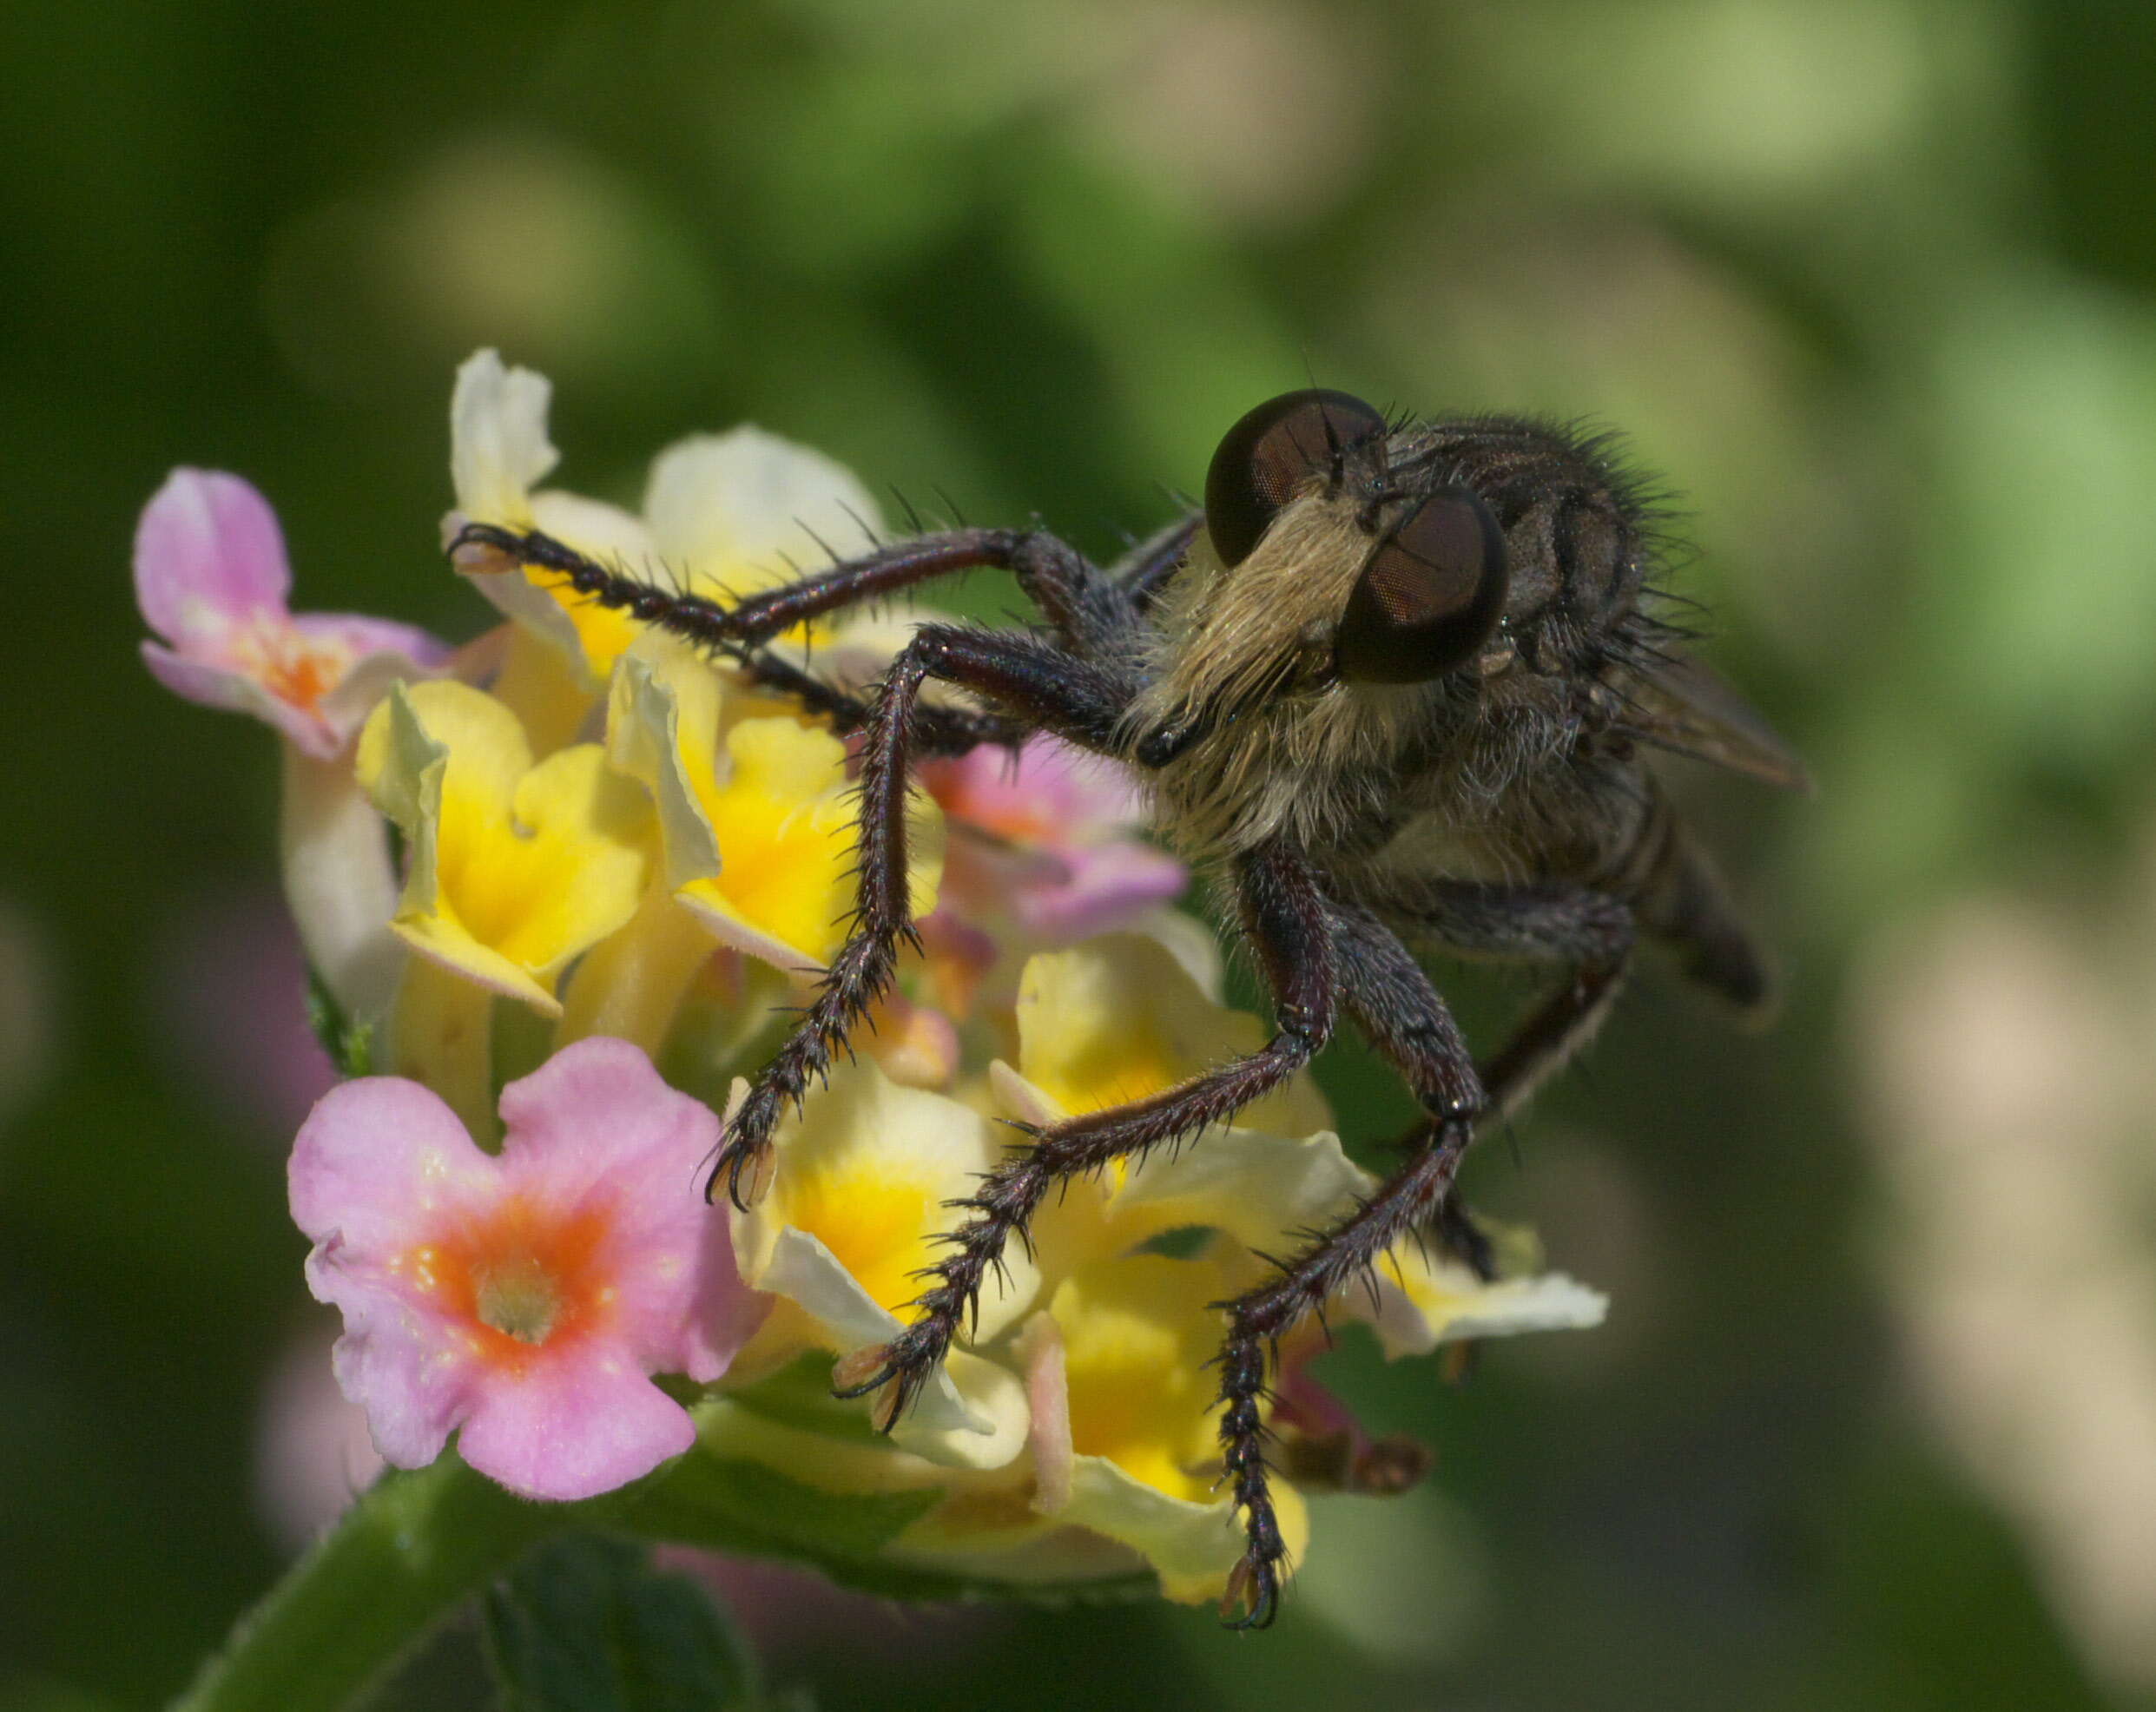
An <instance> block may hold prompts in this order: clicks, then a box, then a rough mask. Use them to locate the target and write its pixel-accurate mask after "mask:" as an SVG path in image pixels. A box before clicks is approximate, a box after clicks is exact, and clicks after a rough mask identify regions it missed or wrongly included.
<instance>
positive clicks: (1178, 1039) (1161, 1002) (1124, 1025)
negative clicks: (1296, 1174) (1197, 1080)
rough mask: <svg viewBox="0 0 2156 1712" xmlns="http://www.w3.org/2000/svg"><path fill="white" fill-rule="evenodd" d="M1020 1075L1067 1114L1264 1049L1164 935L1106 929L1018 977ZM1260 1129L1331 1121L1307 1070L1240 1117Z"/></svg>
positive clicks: (1258, 1032) (1261, 1031)
mask: <svg viewBox="0 0 2156 1712" xmlns="http://www.w3.org/2000/svg"><path fill="white" fill-rule="evenodd" d="M1018 1030H1019V1062H1018V1071H1019V1076H1020V1077H1023V1078H1024V1080H1025V1083H1028V1084H1029V1085H1030V1086H1031V1087H1032V1088H1033V1089H1035V1090H1038V1092H1039V1093H1040V1094H1041V1095H1043V1096H1045V1097H1046V1099H1047V1101H1048V1102H1049V1103H1050V1104H1051V1105H1052V1106H1053V1107H1054V1108H1055V1109H1057V1110H1058V1111H1059V1112H1061V1113H1063V1114H1065V1115H1077V1114H1079V1113H1084V1112H1089V1111H1098V1110H1101V1109H1102V1108H1103V1107H1105V1106H1111V1105H1116V1104H1118V1103H1121V1102H1123V1101H1125V1100H1136V1099H1142V1098H1144V1096H1146V1095H1148V1094H1157V1093H1158V1092H1159V1091H1160V1090H1162V1089H1164V1088H1170V1087H1173V1086H1174V1085H1175V1084H1176V1083H1178V1082H1183V1081H1185V1080H1187V1079H1188V1078H1190V1077H1194V1076H1197V1075H1198V1074H1199V1073H1200V1072H1201V1071H1203V1070H1211V1069H1214V1068H1216V1066H1218V1065H1221V1064H1223V1063H1228V1062H1229V1061H1230V1060H1231V1059H1234V1058H1239V1057H1243V1056H1244V1055H1245V1054H1246V1053H1250V1052H1255V1051H1256V1050H1258V1048H1259V1047H1261V1046H1263V1044H1265V1038H1266V1034H1267V1030H1266V1027H1265V1024H1263V1023H1262V1022H1260V1021H1259V1020H1258V1018H1256V1017H1253V1016H1251V1015H1249V1013H1248V1012H1246V1011H1230V1009H1228V1008H1227V1006H1225V1005H1223V1004H1220V1003H1219V1002H1218V1001H1217V998H1216V996H1215V995H1214V994H1212V993H1210V992H1208V991H1206V990H1205V988H1204V987H1203V986H1201V985H1200V984H1199V982H1198V979H1197V977H1196V976H1195V975H1194V974H1193V973H1192V972H1191V971H1190V968H1189V966H1188V965H1186V964H1185V963H1184V962H1183V959H1182V958H1178V957H1177V954H1176V952H1175V951H1173V950H1171V949H1170V946H1169V945H1166V944H1164V942H1163V941H1162V940H1161V939H1159V938H1156V937H1153V936H1151V935H1148V934H1141V933H1104V934H1102V935H1100V936H1099V937H1098V938H1092V939H1089V940H1087V941H1086V942H1085V944H1084V945H1077V946H1073V947H1072V948H1071V950H1069V951H1052V952H1045V953H1043V954H1041V955H1039V956H1037V957H1035V958H1032V959H1030V960H1029V961H1028V962H1027V964H1026V965H1025V972H1024V974H1023V975H1022V976H1020V978H1019V997H1018ZM1331 1122H1332V1114H1331V1113H1330V1112H1329V1110H1327V1109H1326V1105H1325V1101H1324V1096H1322V1095H1321V1094H1320V1093H1319V1092H1318V1091H1317V1087H1316V1084H1315V1083H1313V1082H1312V1081H1311V1080H1310V1078H1309V1076H1308V1074H1307V1073H1303V1074H1298V1075H1296V1076H1295V1077H1291V1078H1290V1079H1289V1082H1288V1083H1287V1085H1286V1086H1285V1087H1283V1088H1281V1089H1279V1090H1276V1091H1275V1092H1274V1093H1271V1094H1269V1095H1268V1096H1266V1097H1265V1098H1263V1099H1262V1100H1258V1101H1256V1102H1254V1103H1251V1104H1250V1105H1249V1106H1246V1107H1244V1108H1243V1110H1242V1111H1240V1112H1238V1113H1237V1114H1236V1123H1239V1124H1242V1125H1243V1126H1245V1127H1247V1128H1249V1129H1269V1130H1273V1131H1276V1132H1278V1133H1280V1134H1282V1135H1291V1136H1293V1135H1307V1134H1309V1132H1310V1131H1311V1130H1314V1129H1325V1128H1327V1127H1329V1125H1330V1123H1331Z"/></svg>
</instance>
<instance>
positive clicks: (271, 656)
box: [135, 470, 449, 760]
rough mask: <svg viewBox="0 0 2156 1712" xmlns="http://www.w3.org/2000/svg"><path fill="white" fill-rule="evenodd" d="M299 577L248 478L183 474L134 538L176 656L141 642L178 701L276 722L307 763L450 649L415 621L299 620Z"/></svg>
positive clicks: (148, 601)
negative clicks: (393, 687)
mask: <svg viewBox="0 0 2156 1712" xmlns="http://www.w3.org/2000/svg"><path fill="white" fill-rule="evenodd" d="M291 589H292V568H291V566H290V565H289V564H288V563H287V562H286V559H285V543H284V537H283V535H282V534H281V533H280V531H279V530H278V527H277V516H276V513H275V512H274V511H272V510H270V509H269V502H268V501H267V500H265V499H264V498H263V497H262V496H261V495H260V494H259V493H257V492H256V491H254V488H252V487H250V486H249V485H248V484H247V483H245V482H243V481H241V479H240V478H239V477H237V476H227V475H226V474H224V473H222V472H221V471H215V470H175V471H173V472H172V474H171V475H170V476H169V477H168V478H167V479H166V482H165V484H164V486H162V487H161V488H159V489H158V490H157V491H156V493H155V495H154V496H153V497H151V499H150V502H149V504H148V505H146V506H145V507H143V510H142V522H141V523H139V524H137V525H136V526H135V604H136V605H137V606H139V607H140V608H141V609H142V616H143V618H144V619H145V620H146V621H147V622H148V624H149V627H150V629H153V630H155V631H156V632H157V634H158V635H161V636H162V637H163V638H164V639H165V642H168V643H169V644H170V646H169V647H164V646H161V645H160V644H159V643H157V642H144V643H143V644H142V658H143V660H144V662H146V663H147V664H148V667H149V669H150V672H151V674H152V675H154V676H155V678H156V679H157V681H158V682H160V683H162V684H163V685H164V686H165V688H168V689H169V690H171V691H172V692H173V693H174V694H175V695H182V696H185V697H186V698H187V699H188V701H200V702H201V703H203V704H204V705H205V706H208V707H212V708H234V709H236V710H238V711H240V712H241V713H248V714H254V715H255V717H256V718H258V719H261V720H264V721H267V722H268V723H269V724H271V725H273V726H274V727H275V728H277V729H278V730H279V731H280V732H282V733H283V734H285V736H287V738H289V739H290V740H291V741H293V743H295V744H297V745H298V746H299V747H300V748H301V749H302V750H304V751H305V752H306V753H307V754H311V755H315V756H318V757H320V758H322V759H324V760H326V759H328V758H329V757H330V756H332V755H334V754H337V753H338V752H339V751H340V749H342V748H343V747H344V746H345V744H346V741H348V740H349V739H350V738H351V736H352V734H353V732H354V731H356V730H357V729H358V728H359V725H360V723H361V722H362V721H364V720H365V719H366V714H367V710H368V709H369V708H372V707H373V705H374V703H375V701H377V700H378V699H379V697H380V695H381V693H382V691H383V690H384V689H385V688H386V687H387V686H388V684H389V683H390V682H392V680H394V679H396V678H399V677H412V676H418V675H425V674H427V673H430V672H433V671H436V670H438V669H439V668H440V667H441V666H442V665H443V663H444V662H445V661H446V660H447V659H448V657H449V650H448V649H446V648H445V647H444V646H443V645H442V644H441V643H440V642H436V641H435V640H434V638H433V637H432V636H430V635H427V634H426V632H425V631H424V630H419V629H413V628H412V626H411V625H409V624H392V623H391V622H388V621H387V620H386V619H380V618H360V617H353V616H344V615H340V614H332V613H310V614H304V615H302V616H298V617H294V616H293V614H292V612H291V611H290V609H288V608H287V606H286V603H285V599H286V596H287V594H289V593H290V591H291Z"/></svg>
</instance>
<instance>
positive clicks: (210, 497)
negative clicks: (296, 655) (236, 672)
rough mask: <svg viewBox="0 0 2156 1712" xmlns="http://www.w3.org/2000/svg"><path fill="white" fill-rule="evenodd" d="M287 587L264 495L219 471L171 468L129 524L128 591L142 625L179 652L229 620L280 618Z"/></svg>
mask: <svg viewBox="0 0 2156 1712" xmlns="http://www.w3.org/2000/svg"><path fill="white" fill-rule="evenodd" d="M291 588H292V568H291V566H290V564H289V563H287V560H286V557H285V539H284V534H283V532H282V531H281V530H280V529H279V528H278V526H277V514H276V513H275V512H274V511H273V510H271V509H270V506H269V502H268V501H267V500H266V499H265V498H263V497H262V496H261V495H260V493H259V492H257V491H255V489H254V487H253V486H252V485H250V484H248V483H247V482H244V481H242V480H241V478H240V477H237V476H231V475H227V474H226V473H225V472H224V471H221V470H188V469H181V470H175V471H173V472H172V474H171V475H169V476H168V477H166V478H165V484H164V485H163V486H162V487H161V488H159V489H158V490H157V491H156V493H155V495H154V496H152V497H151V499H150V502H149V504H148V505H147V506H145V507H144V508H143V510H142V522H141V523H138V524H137V525H136V526H135V602H136V603H137V604H138V605H139V606H140V607H141V608H142V616H143V617H144V618H145V619H146V620H147V621H148V623H149V627H150V629H153V630H155V631H156V632H157V633H158V635H162V636H163V637H164V638H165V639H166V640H167V641H168V642H172V643H174V644H175V646H177V647H178V648H179V649H181V651H182V652H183V653H185V652H191V651H193V650H194V649H195V648H197V647H207V648H212V649H214V647H215V646H216V645H217V644H218V643H219V642H221V639H222V637H223V635H224V634H225V632H226V631H227V629H229V628H231V627H232V626H233V625H234V624H235V623H238V622H243V621H245V620H247V619H248V618H250V617H252V616H254V615H255V614H257V613H260V612H264V611H267V612H270V613H273V614H274V615H275V616H278V617H280V618H281V617H283V616H284V614H285V601H286V597H287V595H288V594H289V593H290V591H291Z"/></svg>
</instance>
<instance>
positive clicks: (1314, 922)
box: [835, 850, 1335, 1428]
mask: <svg viewBox="0 0 2156 1712" xmlns="http://www.w3.org/2000/svg"><path fill="white" fill-rule="evenodd" d="M1235 891H1236V903H1237V905H1238V906H1239V909H1240V912H1241V914H1242V919H1243V931H1244V933H1245V935H1246V937H1247V938H1248V939H1249V945H1250V946H1251V948H1252V949H1253V951H1255V952H1256V955H1257V958H1258V961H1259V964H1260V965H1261V967H1262V968H1263V971H1264V974H1265V977H1266V978H1267V981H1268V983H1269V984H1270V986H1271V988H1272V991H1273V995H1274V1015H1275V1027H1274V1033H1273V1036H1272V1038H1271V1039H1270V1040H1269V1041H1268V1042H1267V1043H1266V1044H1265V1045H1263V1047H1261V1048H1259V1049H1258V1050H1256V1052H1253V1053H1251V1054H1250V1055H1249V1057H1243V1058H1238V1059H1236V1060H1234V1061H1233V1062H1231V1063H1226V1064H1223V1065H1221V1066H1220V1067H1219V1068H1217V1069H1216V1070H1210V1071H1208V1072H1206V1073H1205V1074H1204V1075H1203V1076H1198V1077H1192V1078H1191V1079H1190V1081H1187V1082H1183V1083H1177V1085H1176V1086H1175V1087H1173V1088H1169V1089H1164V1090H1162V1091H1161V1092H1159V1093H1157V1094H1154V1095H1151V1096H1148V1097H1147V1098H1144V1099H1142V1100H1134V1101H1131V1102H1130V1103H1127V1104H1124V1105H1118V1106H1111V1107H1109V1108H1107V1109H1106V1110H1102V1111H1097V1112H1089V1113H1087V1114H1085V1116H1080V1117H1074V1118H1070V1119H1067V1120H1065V1122H1063V1123H1055V1124H1052V1125H1049V1126H1047V1127H1046V1128H1045V1129H1039V1130H1038V1131H1037V1132H1035V1133H1034V1134H1033V1136H1032V1139H1031V1142H1030V1144H1028V1145H1026V1146H1024V1147H1021V1148H1019V1149H1016V1150H1014V1151H1013V1152H1012V1154H1011V1155H1010V1156H1007V1157H1006V1158H1005V1160H1004V1161H1003V1162H1001V1163H1000V1164H999V1165H998V1166H997V1167H996V1169H993V1170H992V1171H991V1172H990V1173H989V1174H988V1175H987V1176H986V1178H985V1179H984V1180H983V1181H982V1183H981V1186H980V1188H979V1189H977V1190H976V1191H974V1193H973V1195H969V1196H968V1197H966V1199H965V1200H963V1201H960V1202H954V1203H953V1205H954V1207H956V1208H958V1209H959V1210H960V1211H962V1212H964V1213H965V1214H966V1215H967V1217H966V1221H965V1222H964V1223H962V1224H960V1225H959V1227H958V1228H957V1229H956V1230H955V1231H953V1233H952V1235H950V1236H949V1237H948V1238H947V1239H946V1241H948V1242H949V1244H950V1246H951V1248H952V1252H951V1253H950V1254H948V1255H946V1257H945V1258H944V1259H943V1260H942V1261H939V1262H938V1263H937V1264H936V1265H934V1266H933V1267H931V1268H928V1269H927V1272H926V1274H925V1276H926V1278H927V1280H928V1281H929V1282H928V1287H926V1289H924V1290H923V1291H922V1293H921V1294H920V1296H918V1297H916V1298H915V1299H914V1301H913V1320H912V1321H911V1322H910V1323H909V1324H908V1325H907V1328H906V1329H905V1330H904V1331H903V1332H901V1333H900V1334H899V1335H898V1336H897V1337H895V1338H893V1340H891V1341H890V1342H889V1343H887V1344H884V1345H881V1346H880V1347H874V1348H870V1349H865V1350H861V1351H859V1352H856V1353H855V1354H854V1355H853V1356H850V1357H848V1358H847V1360H846V1361H845V1362H842V1363H841V1366H840V1371H839V1373H838V1374H837V1375H836V1376H835V1377H836V1379H837V1381H838V1383H839V1385H840V1386H841V1390H840V1392H839V1394H840V1395H841V1396H845V1397H859V1396H866V1395H867V1394H869V1393H875V1394H876V1398H877V1402H876V1408H875V1419H876V1421H877V1424H878V1425H879V1426H884V1427H886V1428H888V1426H890V1424H891V1423H892V1422H893V1421H894V1420H896V1419H898V1418H899V1417H900V1415H902V1414H903V1413H904V1412H906V1410H907V1407H908V1406H910V1405H911V1403H912V1402H913V1399H914V1398H915V1397H916V1396H917V1395H918V1394H919V1393H920V1388H921V1386H924V1385H926V1383H927V1382H928V1380H929V1379H931V1378H932V1377H933V1374H934V1373H935V1371H936V1368H937V1366H938V1365H939V1364H940V1362H941V1361H942V1360H943V1358H944V1355H945V1353H946V1351H947V1350H948V1349H949V1348H950V1346H951V1340H952V1339H953V1337H954V1336H955V1335H956V1334H957V1332H958V1329H959V1327H960V1326H961V1325H962V1324H965V1323H966V1322H967V1321H968V1320H970V1319H971V1317H972V1314H973V1309H974V1306H975V1304H976V1302H977V1301H978V1300H979V1293H980V1289H981V1286H982V1283H983V1281H985V1279H986V1274H987V1273H988V1271H989V1269H990V1268H992V1267H994V1266H996V1265H997V1264H998V1263H999V1261H1000V1259H1001V1256H1002V1254H1003V1252H1004V1250H1005V1248H1006V1247H1007V1246H1008V1244H1009V1242H1010V1241H1011V1239H1012V1236H1014V1235H1015V1236H1017V1237H1018V1238H1019V1240H1020V1241H1024V1240H1025V1229H1026V1226H1027V1224H1028V1223H1029V1221H1031V1220H1032V1215H1033V1213H1034V1211H1035V1209H1036V1208H1038V1206H1039V1205H1040V1202H1041V1201H1042V1199H1043V1198H1044V1197H1045V1195H1047V1193H1048V1191H1049V1190H1050V1189H1052V1188H1054V1187H1056V1186H1057V1185H1058V1184H1060V1183H1064V1182H1068V1181H1069V1180H1070V1179H1071V1178H1072V1177H1074V1176H1078V1175H1084V1174H1085V1173H1086V1172H1089V1171H1097V1170H1099V1169H1102V1168H1103V1167H1104V1166H1105V1165H1107V1164H1109V1163H1110V1162H1111V1161H1114V1160H1117V1159H1121V1158H1124V1157H1128V1156H1131V1155H1135V1154H1141V1153H1143V1152H1144V1151H1145V1150H1146V1149H1150V1148H1153V1147H1157V1146H1158V1145H1159V1144H1160V1143H1162V1142H1171V1141H1175V1140H1177V1139H1178V1138H1182V1137H1187V1136H1193V1135H1196V1134H1197V1132H1198V1131H1200V1130H1202V1129H1205V1128H1206V1127H1208V1126H1209V1125H1210V1124H1214V1123H1221V1122H1223V1121H1224V1120H1225V1119H1227V1118H1228V1117H1230V1116H1233V1115H1234V1114H1235V1113H1236V1112H1237V1111H1239V1110H1242V1109H1243V1107H1244V1106H1247V1105H1249V1103H1251V1102H1252V1101H1254V1100H1256V1099H1258V1098H1260V1097H1262V1096H1264V1095H1265V1094H1267V1093H1269V1092H1270V1091H1271V1090H1274V1089H1276V1088H1277V1087H1279V1086H1280V1085H1281V1083H1283V1082H1285V1081H1286V1080H1287V1079H1288V1078H1289V1077H1291V1076H1293V1075H1294V1074H1295V1073H1296V1071H1297V1070H1301V1069H1302V1067H1303V1066H1304V1065H1306V1064H1307V1063H1309V1061H1310V1059H1311V1058H1312V1057H1315V1055H1316V1053H1317V1052H1318V1051H1319V1050H1321V1049H1322V1047H1323V1046H1324V1044H1325V1043H1326V1041H1327V1040H1328V1039H1329V1038H1330V1037H1331V1035H1332V1030H1333V1024H1334V1019H1335V980H1334V958H1333V950H1332V942H1331V933H1330V931H1329V925H1328V923H1327V920H1326V916H1325V906H1324V900H1323V899H1322V896H1321V894H1320V893H1319V892H1318V891H1317V888H1316V885H1315V877H1314V876H1313V874H1312V873H1311V872H1310V869H1309V866H1308V865H1307V864H1305V863H1304V862H1303V861H1302V859H1301V858H1300V857H1296V856H1293V855H1290V854H1289V853H1286V852H1285V851H1280V850H1274V851H1269V852H1264V853H1259V854H1256V855H1254V856H1251V857H1248V858H1246V859H1244V860H1243V862H1242V864H1241V865H1240V866H1238V868H1237V869H1236V875H1235Z"/></svg>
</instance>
